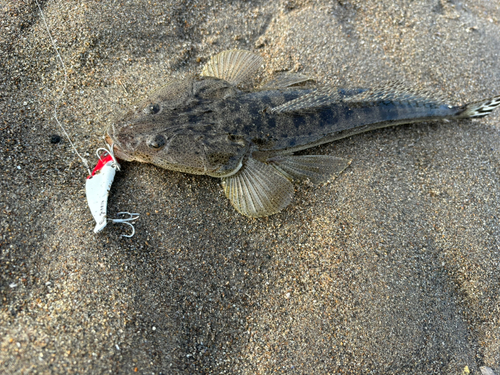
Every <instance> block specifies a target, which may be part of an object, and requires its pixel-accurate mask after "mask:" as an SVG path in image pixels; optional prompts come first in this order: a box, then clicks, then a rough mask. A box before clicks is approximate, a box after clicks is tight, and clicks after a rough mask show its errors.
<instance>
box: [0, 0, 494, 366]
mask: <svg viewBox="0 0 500 375" xmlns="http://www.w3.org/2000/svg"><path fill="white" fill-rule="evenodd" d="M0 4H1V5H0V9H1V11H0V53H1V59H0V113H1V115H0V132H1V137H0V145H1V152H0V163H1V164H0V167H1V168H0V176H1V179H0V248H1V251H2V253H1V258H0V275H1V278H0V280H1V284H0V291H1V298H2V308H1V311H0V345H1V350H0V372H2V373H6V374H28V373H29V374H35V373H36V374H49V373H50V374H72V373H87V374H103V373H120V374H122V373H123V374H124V373H127V374H130V373H135V372H137V373H140V374H209V373H210V374H212V373H213V374H271V373H283V374H398V375H401V374H423V373H425V374H466V373H467V371H470V373H472V374H479V373H480V370H479V367H480V366H488V367H491V368H492V369H493V370H494V371H495V373H497V374H499V373H500V298H499V290H500V276H499V275H500V273H499V268H500V250H499V238H500V224H499V217H500V209H499V198H500V131H499V130H500V111H498V110H497V111H496V113H493V114H492V115H491V116H490V117H488V118H485V119H481V120H480V121H467V120H464V121H452V122H448V123H434V122H433V123H422V124H414V125H405V126H400V127H396V128H387V129H382V130H378V131H373V132H370V133H365V134H362V135H358V136H354V137H351V138H348V139H344V140H341V141H338V142H335V143H331V144H328V145H324V146H321V147H318V148H315V149H314V150H310V152H308V153H311V154H327V155H335V156H339V157H343V158H348V159H352V164H351V165H350V167H349V168H348V169H347V170H346V171H345V172H344V173H343V174H342V175H341V176H340V177H339V178H337V179H336V180H334V181H332V182H330V183H329V184H326V185H324V186H311V185H310V184H299V185H296V194H295V198H294V201H293V203H292V204H291V205H290V206H289V207H288V208H286V209H285V210H284V211H283V212H281V213H279V214H276V215H273V216H271V217H269V218H263V219H249V218H246V217H243V216H241V215H240V214H238V213H237V212H236V211H235V210H234V209H233V208H232V206H231V205H230V203H229V201H228V200H227V199H226V198H225V196H224V193H223V191H222V189H221V187H220V181H219V180H217V179H213V178H210V177H204V176H193V175H187V174H182V173H177V172H170V171H165V170H162V169H160V168H157V167H154V166H152V165H146V164H139V163H126V162H123V163H122V171H121V172H119V173H117V176H116V178H115V181H114V184H113V187H112V190H111V195H110V198H109V202H108V212H109V213H110V216H112V217H114V216H115V215H116V213H117V212H119V211H129V212H137V213H140V215H141V216H140V219H139V221H138V222H137V224H136V234H135V236H134V237H133V238H130V239H129V238H122V237H121V234H123V233H126V232H127V231H128V230H129V229H128V228H127V227H125V226H122V225H111V224H110V225H109V226H108V227H107V228H105V230H104V231H103V232H102V233H100V234H94V233H93V232H92V229H93V227H94V222H93V219H92V216H91V214H90V211H89V209H88V207H87V202H86V198H85V178H86V176H87V172H86V170H85V168H84V167H83V166H82V164H81V162H80V161H79V159H78V158H77V157H76V156H75V154H74V153H73V151H72V149H71V146H70V145H69V143H68V141H67V140H66V139H65V138H64V134H63V133H62V131H61V129H60V128H59V127H58V125H57V123H56V122H55V121H54V120H53V110H54V105H55V104H56V101H57V98H58V97H59V96H60V95H61V93H62V90H63V87H64V82H65V79H64V71H63V69H62V67H61V65H60V63H59V61H58V60H57V57H56V55H55V53H54V50H53V48H52V45H51V42H50V39H49V37H48V34H47V31H46V29H45V26H44V22H43V19H42V18H41V14H40V12H39V10H38V8H37V6H36V3H35V2H33V1H5V0H3V1H1V2H0ZM42 8H43V12H44V14H45V18H46V20H47V23H48V25H49V28H50V31H51V33H52V36H53V38H54V40H55V43H56V44H57V46H58V48H59V51H60V53H61V56H62V59H63V61H64V63H65V65H66V68H67V72H68V79H67V86H66V88H65V91H64V92H63V95H62V97H61V100H60V103H59V109H58V113H59V118H60V120H61V122H62V123H63V125H64V126H65V127H66V129H67V130H68V132H69V134H70V135H71V137H72V140H73V141H74V143H75V145H76V147H77V149H78V150H79V151H80V152H81V153H83V154H84V155H85V157H86V158H88V159H89V162H90V164H91V165H92V166H93V165H95V163H96V162H97V157H96V156H95V150H96V149H97V148H98V147H102V146H103V145H104V142H103V138H102V136H103V134H104V132H105V130H106V127H107V126H108V125H109V123H110V121H111V120H112V119H113V118H114V117H115V116H117V115H119V113H120V112H121V111H123V110H124V109H126V108H127V107H128V106H130V105H131V104H132V103H134V102H135V101H137V100H138V99H140V98H141V97H143V96H144V95H145V94H147V93H148V92H150V91H152V90H154V89H155V88H158V87H160V86H161V85H162V84H163V83H165V82H166V81H167V79H169V78H170V77H183V76H186V75H188V74H193V73H199V72H200V71H201V67H202V65H203V63H205V62H206V61H207V60H208V58H209V57H210V56H212V55H214V54H216V53H218V52H221V51H223V50H227V49H233V48H239V49H246V50H251V51H254V52H255V53H258V54H260V55H262V56H263V57H264V59H265V62H266V66H265V69H263V70H262V72H261V74H260V76H259V77H257V79H265V78H266V77H268V76H269V75H270V74H272V73H273V72H276V71H283V70H292V71H299V72H300V73H302V74H306V75H309V76H311V77H313V78H315V79H316V80H317V82H318V83H319V84H339V85H347V86H373V85H380V84H381V83H383V82H387V81H395V80H397V81H402V82H404V83H405V84H408V87H422V88H425V89H427V90H429V91H431V92H435V93H436V95H441V96H444V97H446V98H447V99H448V100H449V102H450V103H451V104H459V103H465V102H470V101H474V100H479V99H482V98H487V97H491V96H493V95H498V94H499V93H500V58H499V53H500V2H498V1H487V0H478V1H444V0H442V1H440V0H426V1H409V0H406V1H403V0H401V1H388V0H387V1H386V0H384V1H363V0H358V1H354V0H352V1H337V2H332V1H326V0H325V1H320V0H318V1H315V0H303V1H302V0H297V1H293V0H290V1H271V2H269V1H263V0H262V1H231V2H225V1H202V0H194V1H181V0H177V1H146V0H140V1H139V0H138V1H112V0H101V1H89V0H79V1H73V0H72V1H55V0H47V1H42ZM53 135H59V136H61V137H62V140H61V142H59V143H51V137H52V136H53Z"/></svg>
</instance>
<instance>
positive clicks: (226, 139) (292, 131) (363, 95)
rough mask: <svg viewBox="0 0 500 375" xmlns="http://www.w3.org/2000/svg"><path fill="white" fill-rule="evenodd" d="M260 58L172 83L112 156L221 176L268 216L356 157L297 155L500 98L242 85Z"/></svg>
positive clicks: (133, 115) (143, 108)
mask: <svg viewBox="0 0 500 375" xmlns="http://www.w3.org/2000/svg"><path fill="white" fill-rule="evenodd" d="M261 64H262V59H261V58H260V57H259V56H257V55H254V54H252V53H250V52H247V51H226V52H222V53H221V54H219V55H216V56H214V57H213V58H212V59H211V60H210V61H209V63H208V64H207V65H206V66H205V68H204V70H203V73H202V75H201V76H199V77H190V78H186V79H182V80H173V81H171V82H169V83H168V84H167V85H165V86H164V87H163V88H161V89H160V90H158V91H157V92H156V93H154V94H152V95H151V96H149V97H148V98H147V99H146V100H144V101H142V102H140V103H138V104H137V105H136V106H134V108H132V109H131V110H130V111H129V112H128V113H127V114H126V115H125V116H123V117H122V118H121V119H120V120H118V121H116V122H114V123H113V124H112V125H111V126H110V127H109V129H108V132H107V141H108V143H110V144H113V146H114V151H115V155H116V156H117V157H118V158H121V159H124V160H129V161H132V160H137V161H141V162H147V163H152V164H155V165H157V166H159V167H162V168H165V169H169V170H175V171H180V172H186V173H192V174H203V175H209V176H212V177H219V178H222V185H223V188H224V191H225V193H226V196H227V197H228V198H229V199H230V200H231V203H232V204H233V206H234V207H235V208H236V209H237V210H238V211H239V212H240V213H242V214H244V215H246V216H250V217H261V216H268V215H271V214H274V213H276V212H279V211H280V210H282V209H283V208H284V207H286V206H287V205H288V204H289V203H290V201H291V199H292V197H293V186H292V184H291V181H293V180H301V179H306V178H308V179H310V180H311V181H312V182H316V183H319V182H324V181H328V180H330V179H332V178H334V177H336V176H337V175H338V174H340V173H341V172H342V171H343V170H344V169H345V168H346V167H347V166H348V165H349V163H350V161H348V160H345V159H341V158H336V157H333V156H325V155H306V156H297V155H293V153H294V152H297V151H300V150H304V149H308V148H311V147H314V146H317V145H320V144H323V143H328V142H332V141H335V140H338V139H341V138H345V137H348V136H351V135H354V134H359V133H362V132H366V131H370V130H373V129H378V128H383V127H387V126H394V125H399V124H407V123H415V122H421V121H433V120H441V119H455V118H474V117H483V116H486V115H487V114H489V113H490V112H491V111H492V110H493V109H494V108H496V107H497V106H498V105H499V104H500V97H495V98H492V99H488V100H483V101H480V102H476V103H472V104H469V105H466V106H452V105H448V104H446V103H444V102H442V101H441V100H437V99H432V98H430V97H428V96H423V95H419V94H415V93H413V92H409V91H407V90H404V89H402V88H401V87H399V86H395V85H393V86H386V87H382V88H377V89H366V88H339V87H333V88H313V89H311V88H302V87H295V86H294V85H295V84H298V83H303V82H305V81H308V80H309V79H308V78H307V77H304V76H302V75H299V74H285V75H281V76H278V77H276V78H275V79H274V80H272V81H271V82H269V83H267V84H265V85H264V86H261V87H260V88H258V89H256V90H253V91H250V92H248V91H242V90H239V89H238V88H237V85H238V83H240V82H242V81H244V80H247V79H248V78H249V77H251V75H252V74H254V73H255V71H256V69H258V68H259V67H260V65H261Z"/></svg>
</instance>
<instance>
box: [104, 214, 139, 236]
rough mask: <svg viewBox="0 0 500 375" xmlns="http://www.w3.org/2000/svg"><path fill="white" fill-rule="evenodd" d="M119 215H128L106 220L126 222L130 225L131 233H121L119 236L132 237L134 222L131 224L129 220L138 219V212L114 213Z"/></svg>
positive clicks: (118, 222)
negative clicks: (122, 217)
mask: <svg viewBox="0 0 500 375" xmlns="http://www.w3.org/2000/svg"><path fill="white" fill-rule="evenodd" d="M119 215H128V217H127V218H124V219H108V220H109V221H111V222H112V223H113V224H127V225H128V226H130V227H131V228H132V234H130V235H127V234H122V235H121V236H122V237H127V238H131V237H134V234H135V228H134V224H132V223H131V222H133V221H135V220H137V219H139V214H137V213H130V212H118V213H117V214H116V216H119Z"/></svg>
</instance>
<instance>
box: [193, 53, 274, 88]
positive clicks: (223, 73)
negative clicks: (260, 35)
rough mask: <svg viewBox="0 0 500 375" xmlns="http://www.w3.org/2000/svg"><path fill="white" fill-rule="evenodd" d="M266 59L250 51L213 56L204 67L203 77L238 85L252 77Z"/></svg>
mask: <svg viewBox="0 0 500 375" xmlns="http://www.w3.org/2000/svg"><path fill="white" fill-rule="evenodd" d="M263 61H264V59H263V58H262V57H261V56H259V55H256V54H254V53H252V52H249V51H242V50H229V51H224V52H221V53H219V54H217V55H215V56H212V57H211V58H210V60H209V61H208V62H207V63H206V64H205V66H204V67H203V71H202V72H201V75H202V76H209V77H215V78H220V79H223V80H225V81H227V82H229V83H231V84H233V85H237V84H239V83H241V82H243V81H246V80H248V79H250V77H252V76H253V75H254V74H255V73H256V72H257V70H258V69H259V68H260V67H261V65H262V63H263Z"/></svg>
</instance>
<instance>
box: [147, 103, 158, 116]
mask: <svg viewBox="0 0 500 375" xmlns="http://www.w3.org/2000/svg"><path fill="white" fill-rule="evenodd" d="M143 112H144V113H145V114H146V115H155V114H157V113H158V112H160V105H159V104H158V103H151V104H148V105H147V106H146V108H144V110H143Z"/></svg>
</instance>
